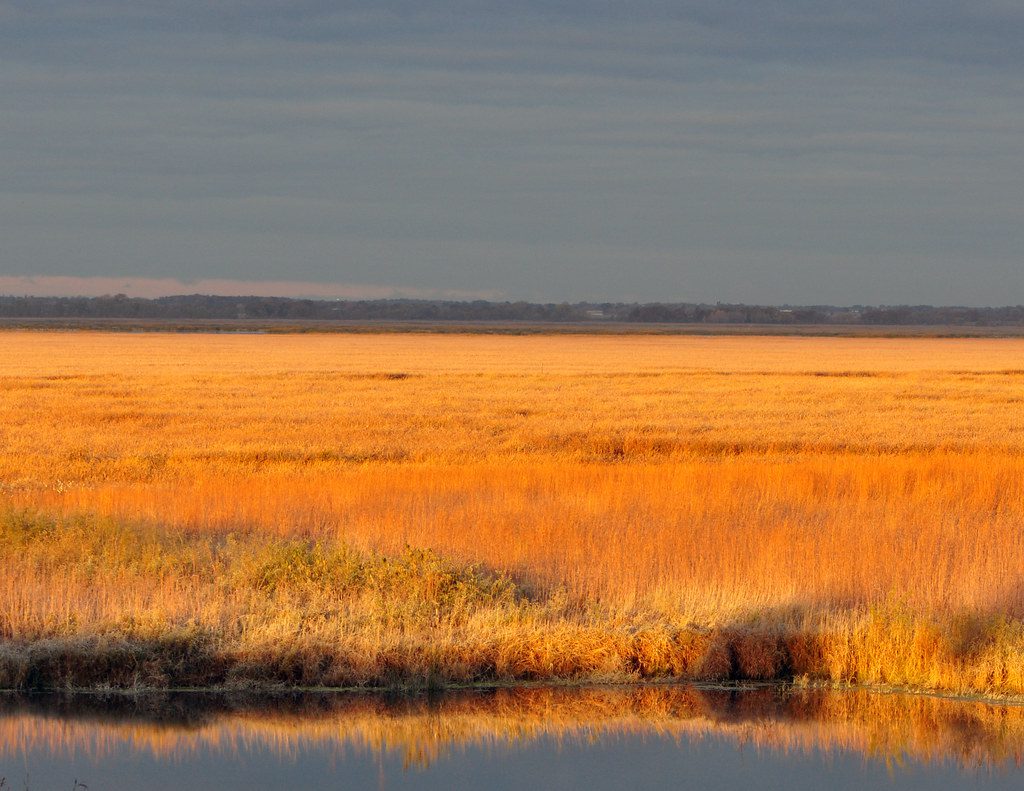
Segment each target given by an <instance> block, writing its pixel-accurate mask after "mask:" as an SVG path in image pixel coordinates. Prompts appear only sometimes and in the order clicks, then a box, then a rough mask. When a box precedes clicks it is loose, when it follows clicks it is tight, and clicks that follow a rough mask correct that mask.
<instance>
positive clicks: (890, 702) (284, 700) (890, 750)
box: [0, 686, 1024, 768]
mask: <svg viewBox="0 0 1024 791" xmlns="http://www.w3.org/2000/svg"><path fill="white" fill-rule="evenodd" d="M643 735H650V736H658V737H669V738H674V739H677V740H680V741H687V742H694V741H699V740H701V739H707V738H725V739H728V740H732V741H734V742H736V743H738V744H742V745H745V746H751V747H753V748H755V749H757V750H770V751H781V752H783V753H786V754H790V753H796V754H806V753H810V752H820V753H826V754H827V753H837V752H844V753H854V754H860V755H863V756H864V757H865V759H871V760H879V761H885V762H889V763H898V762H901V761H903V760H908V759H909V760H913V761H917V762H922V763H935V762H942V763H955V764H957V765H960V766H964V767H977V766H990V767H991V766H1007V767H1013V766H1018V767H1019V766H1020V765H1021V759H1022V755H1024V707H1020V706H1013V705H995V704H992V703H987V702H981V701H962V700H951V699H947V698H938V697H927V696H909V695H896V694H892V695H889V694H881V693H878V692H870V691H866V690H854V691H842V692H838V691H825V690H797V691H784V690H781V689H780V688H778V687H765V688H760V689H752V690H743V691H740V690H735V689H712V688H697V687H691V686H647V687H630V688H623V687H600V688H587V689H572V688H525V689H524V688H517V689H499V690H491V691H482V692H478V691H474V692H459V693H448V694H445V695H441V696H415V697H383V696H376V695H370V694H304V695H289V696H286V697H277V698H273V699H270V700H268V699H266V698H260V699H253V698H244V697H236V696H230V695H218V696H208V695H192V694H188V695H186V694H176V695H160V696H141V697H135V698H124V697H115V698H102V697H96V696H73V697H54V696H48V697H32V698H19V697H7V698H4V699H0V757H2V758H16V757H18V756H22V755H25V754H28V753H33V752H35V753H39V752H44V753H47V754H49V755H53V756H63V757H72V756H85V757H87V758H92V759H95V760H99V759H103V758H109V757H112V756H115V755H118V754H124V752H125V751H126V750H128V751H140V752H144V753H148V754H150V755H152V756H154V757H156V758H158V759H160V760H167V761H177V760H187V759H189V758H190V757H195V756H198V755H201V754H215V755H225V756H228V755H239V754H243V753H246V752H252V751H260V752H270V753H272V754H274V755H275V756H278V757H280V758H282V759H297V758H299V757H301V755H302V754H303V753H304V752H305V751H307V750H310V749H314V748H315V749H318V750H324V749H326V750H328V751H336V753H337V755H338V757H339V758H343V757H344V756H345V755H346V754H349V753H352V752H357V753H372V754H381V753H389V754H398V755H401V756H402V758H403V760H404V763H405V765H406V767H408V768H425V767H428V766H430V765H431V764H432V763H433V762H434V761H436V760H438V759H440V758H443V757H445V756H447V755H449V754H452V753H453V752H459V751H462V750H467V749H495V748H498V749H502V748H510V747H515V746H516V745H519V744H523V743H529V742H534V741H538V740H546V741H548V742H549V743H554V744H556V745H568V744H579V743H589V742H596V741H600V740H608V739H611V740H614V739H617V738H623V737H627V736H643Z"/></svg>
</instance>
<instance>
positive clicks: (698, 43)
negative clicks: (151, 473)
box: [0, 0, 1024, 304]
mask: <svg viewBox="0 0 1024 791" xmlns="http://www.w3.org/2000/svg"><path fill="white" fill-rule="evenodd" d="M1021 40H1024V7H1021V6H1020V4H1018V3H1011V2H999V0H979V1H978V2H947V3H941V4H937V3H934V2H931V0H929V1H928V2H925V1H924V0H907V1H906V2H901V3H898V4H894V3H891V2H880V0H877V1H876V0H867V1H866V2H859V3H856V4H850V3H848V2H842V3H841V2H838V1H837V0H822V1H820V2H815V3H810V2H807V1H806V0H782V2H778V3H771V4H767V3H763V2H755V0H716V1H715V2H711V0H682V1H681V2H667V1H666V2H645V1H644V0H638V2H635V3H628V4H624V3H610V2H577V1H574V0H562V1H561V2H555V3H551V2H545V3H540V2H526V3H516V4H508V3H497V2H487V1H486V0H476V1H471V0H465V1H464V2H444V3H433V4H423V3H412V2H390V3H380V2H374V3H369V2H365V3H361V2H358V1H357V2H351V3H345V4H336V3H328V2H313V1H312V0H300V1H299V2H294V1H293V2H278V1H277V0H258V1H257V2H251V1H250V2H245V3H242V2H234V1H233V0H221V1H220V2H213V3H210V2H198V0H184V2H179V3H173V4H167V3H156V2H149V1H147V0H136V2H131V3H129V2H126V0H101V1H100V2H94V3H80V2H72V0H53V1H52V2H47V3H29V2H7V3H3V4H0V67H2V68H0V106H2V107H4V108H5V110H4V112H3V113H2V114H0V140H3V142H4V156H3V157H2V158H0V240H2V242H0V275H7V276H9V277H14V276H22V277H24V276H38V275H47V276H51V277H58V276H62V277H72V278H87V279H89V278H113V279H115V280H124V279H125V278H129V279H132V280H133V281H137V282H140V283H142V282H148V281H149V280H154V281H160V280H166V279H172V280H181V281H197V280H202V279H204V278H205V279H210V280H231V281H245V282H253V283H258V282H264V281H267V282H272V281H276V282H279V283H284V282H289V283H290V282H293V281H301V282H306V281H308V282H309V283H364V284H369V286H378V287H380V288H381V289H384V290H385V291H386V290H388V289H395V288H398V289H405V290H406V291H404V292H402V293H410V294H412V293H458V292H469V293H480V292H486V293H500V294H502V295H504V296H506V297H509V298H520V297H523V298H531V299H541V300H557V299H643V300H651V299H665V300H687V301H692V300H716V299H721V300H743V301H749V302H804V303H807V302H832V303H853V302H871V303H879V302H937V303H967V304H990V303H1006V302H1012V303H1016V302H1022V301H1024V266H1022V262H1021V258H1020V251H1021V250H1022V249H1024V222H1022V220H1024V216H1022V214H1024V181H1022V180H1021V179H1020V178H1019V175H1018V173H1019V168H1020V164H1019V163H1020V161H1021V158H1022V154H1024V134H1022V133H1024V48H1021V47H1020V46H1019V43H1020V41H1021ZM68 282H69V283H70V282H73V281H68ZM87 282H89V281H88V280H85V281H82V283H83V284H85V283H87ZM82 287H85V285H83V286H82ZM282 287H283V286H282ZM254 288H255V286H254ZM0 290H2V288H0ZM117 290H122V291H123V290H125V289H123V288H122V289H117ZM188 290H195V289H191V288H190V289H188ZM260 293H262V292H260ZM310 293H320V292H310ZM396 293H397V292H396Z"/></svg>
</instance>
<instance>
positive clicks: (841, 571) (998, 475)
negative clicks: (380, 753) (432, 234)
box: [0, 332, 1024, 694]
mask: <svg viewBox="0 0 1024 791" xmlns="http://www.w3.org/2000/svg"><path fill="white" fill-rule="evenodd" d="M0 360H2V361H3V367H2V369H0V415H2V422H0V507H2V509H3V510H4V514H5V515H4V516H3V517H2V518H0V562H2V568H3V575H2V577H0V687H16V688H43V687H54V686H85V685H96V684H109V685H112V686H157V687H160V686H182V685H186V686H187V685H208V684H225V685H236V686H237V685H241V686H245V685H265V684H271V683H278V684H300V685H318V684H327V685H350V684H356V685H376V684H396V683H409V684H418V683H438V684H444V683H451V682H466V681H488V680H503V681H508V680H517V679H548V678H573V679H606V680H607V679H618V680H622V679H635V678H641V677H677V678H679V677H681V678H716V679H721V678H774V677H794V676H795V677H805V676H806V677H807V678H810V679H815V680H823V681H836V682H866V683H882V684H893V685H909V686H917V687H928V688H936V689H944V690H954V691H968V690H970V691H984V692H989V693H1000V694H1021V693H1024V625H1022V624H1024V622H1022V620H1021V619H1022V618H1024V584H1022V583H1024V341H1021V340H1016V339H960V340H956V339H914V338H902V339H883V338H834V339H829V338H740V337H722V338H695V337H690V338H686V337H646V336H632V337H614V336H586V337H565V336H562V337H552V336H531V337H482V336H473V335H448V336H441V335H438V336H432V335H421V336H408V335H387V336H373V335H349V336H302V337H295V336H233V337H226V336H208V335H190V336H181V335H157V334H153V335H119V334H91V333H55V332H45V333H43V332H38V333H33V332H7V333H0ZM408 547H413V549H409V548H408Z"/></svg>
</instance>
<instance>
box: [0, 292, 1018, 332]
mask: <svg viewBox="0 0 1024 791" xmlns="http://www.w3.org/2000/svg"><path fill="white" fill-rule="evenodd" d="M0 318H22V319H31V318H38V319H75V318H81V319H222V320H224V319H267V320H273V319H284V320H304V321H318V320H320V321H323V320H328V321H329V320H335V321H382V320H387V321H441V322H443V321H496V322H506V321H511V322H563V323H564V322H633V323H664V324H837V325H858V324H859V325H955V326H1024V306H1022V305H1017V306H1012V307H998V308H968V307H941V306H940V307H935V306H932V305H892V306H881V307H875V306H863V305H856V306H852V307H836V306H832V305H813V306H792V307H789V306H783V307H775V306H768V305H743V304H726V303H716V304H713V305H712V304H704V303H687V302H683V303H660V302H655V303H624V302H575V303H566V302H562V303H544V304H542V303H534V302H488V301H484V300H474V301H463V302H456V301H446V300H423V299H375V300H345V301H337V300H314V299H291V298H286V297H222V296H209V295H204V294H187V295H180V296H172V297H158V298H156V299H146V298H142V297H129V296H126V295H124V294H114V295H107V296H100V297H32V296H0Z"/></svg>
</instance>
